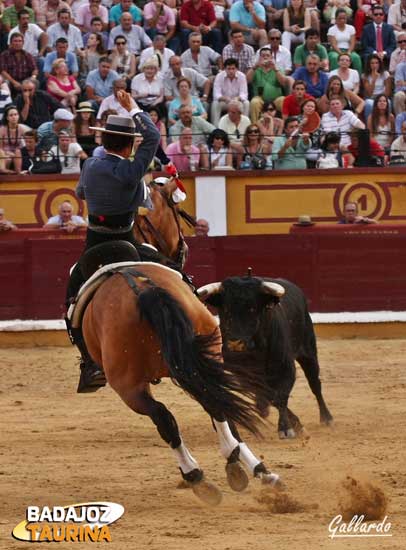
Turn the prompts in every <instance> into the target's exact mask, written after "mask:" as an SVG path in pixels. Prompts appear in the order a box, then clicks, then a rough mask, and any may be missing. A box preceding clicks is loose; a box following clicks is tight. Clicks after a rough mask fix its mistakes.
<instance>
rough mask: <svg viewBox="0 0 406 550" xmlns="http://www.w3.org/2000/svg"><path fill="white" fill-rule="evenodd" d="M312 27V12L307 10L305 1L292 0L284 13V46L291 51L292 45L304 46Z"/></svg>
mask: <svg viewBox="0 0 406 550" xmlns="http://www.w3.org/2000/svg"><path fill="white" fill-rule="evenodd" d="M310 27H311V15H310V10H309V9H307V8H305V6H304V2H303V0H291V2H290V4H289V6H288V7H287V8H285V10H284V12H283V34H282V46H284V47H285V48H286V49H288V50H289V51H290V49H291V46H292V44H303V43H304V41H305V32H306V31H307V30H309V29H310Z"/></svg>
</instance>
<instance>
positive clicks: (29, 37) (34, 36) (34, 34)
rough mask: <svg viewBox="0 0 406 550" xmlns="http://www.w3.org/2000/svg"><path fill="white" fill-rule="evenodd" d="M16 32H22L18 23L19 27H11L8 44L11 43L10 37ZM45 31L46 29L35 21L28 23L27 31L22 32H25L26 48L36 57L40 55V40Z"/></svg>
mask: <svg viewBox="0 0 406 550" xmlns="http://www.w3.org/2000/svg"><path fill="white" fill-rule="evenodd" d="M15 32H20V33H21V31H20V29H19V28H18V25H17V27H14V28H13V29H11V31H10V33H9V35H8V40H7V44H10V38H11V36H12V35H13V34H14V33H15ZM43 32H44V31H43V30H42V29H41V27H39V26H38V25H35V23H28V29H27V30H26V31H25V33H21V34H24V50H25V51H26V52H28V53H30V54H31V55H32V56H34V57H38V53H39V50H38V40H39V37H40V36H41V34H42V33H43Z"/></svg>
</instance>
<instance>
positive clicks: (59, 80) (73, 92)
mask: <svg viewBox="0 0 406 550" xmlns="http://www.w3.org/2000/svg"><path fill="white" fill-rule="evenodd" d="M47 92H48V93H49V95H51V96H52V97H53V98H55V99H56V100H57V101H59V102H60V103H62V105H63V106H64V107H67V108H68V109H70V110H71V111H72V112H73V113H75V109H76V103H77V101H78V97H79V95H80V94H81V89H80V87H79V84H78V83H77V82H76V79H75V78H74V77H73V76H72V75H70V74H69V69H68V66H67V65H66V63H65V60H64V59H56V60H55V61H54V62H53V63H52V71H51V76H50V77H49V78H48V80H47Z"/></svg>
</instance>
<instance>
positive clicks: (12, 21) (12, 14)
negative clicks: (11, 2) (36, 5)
mask: <svg viewBox="0 0 406 550" xmlns="http://www.w3.org/2000/svg"><path fill="white" fill-rule="evenodd" d="M24 9H25V10H27V11H28V12H29V13H30V23H35V15H34V10H32V9H31V8H28V7H25V8H24ZM17 14H18V11H17V10H16V8H15V6H10V7H9V8H6V9H5V10H4V12H3V19H2V22H3V25H9V26H10V29H14V27H17V25H18V17H17Z"/></svg>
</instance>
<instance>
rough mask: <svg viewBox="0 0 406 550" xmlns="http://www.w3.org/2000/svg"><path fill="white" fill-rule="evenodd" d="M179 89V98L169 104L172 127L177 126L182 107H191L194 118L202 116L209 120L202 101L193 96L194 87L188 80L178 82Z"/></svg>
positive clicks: (169, 117)
mask: <svg viewBox="0 0 406 550" xmlns="http://www.w3.org/2000/svg"><path fill="white" fill-rule="evenodd" d="M177 86H178V89H179V97H175V98H174V99H172V101H171V102H170V103H169V109H168V122H169V124H170V125H172V124H175V122H176V121H177V120H179V108H180V106H181V105H189V107H191V108H192V111H193V112H192V115H193V116H200V117H202V118H205V119H207V113H206V111H205V109H204V107H203V105H202V102H201V101H200V99H199V98H198V97H196V96H192V95H191V93H190V90H191V88H192V85H191V83H190V81H189V80H188V79H187V78H184V77H183V78H180V79H179V80H178V82H177Z"/></svg>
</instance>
